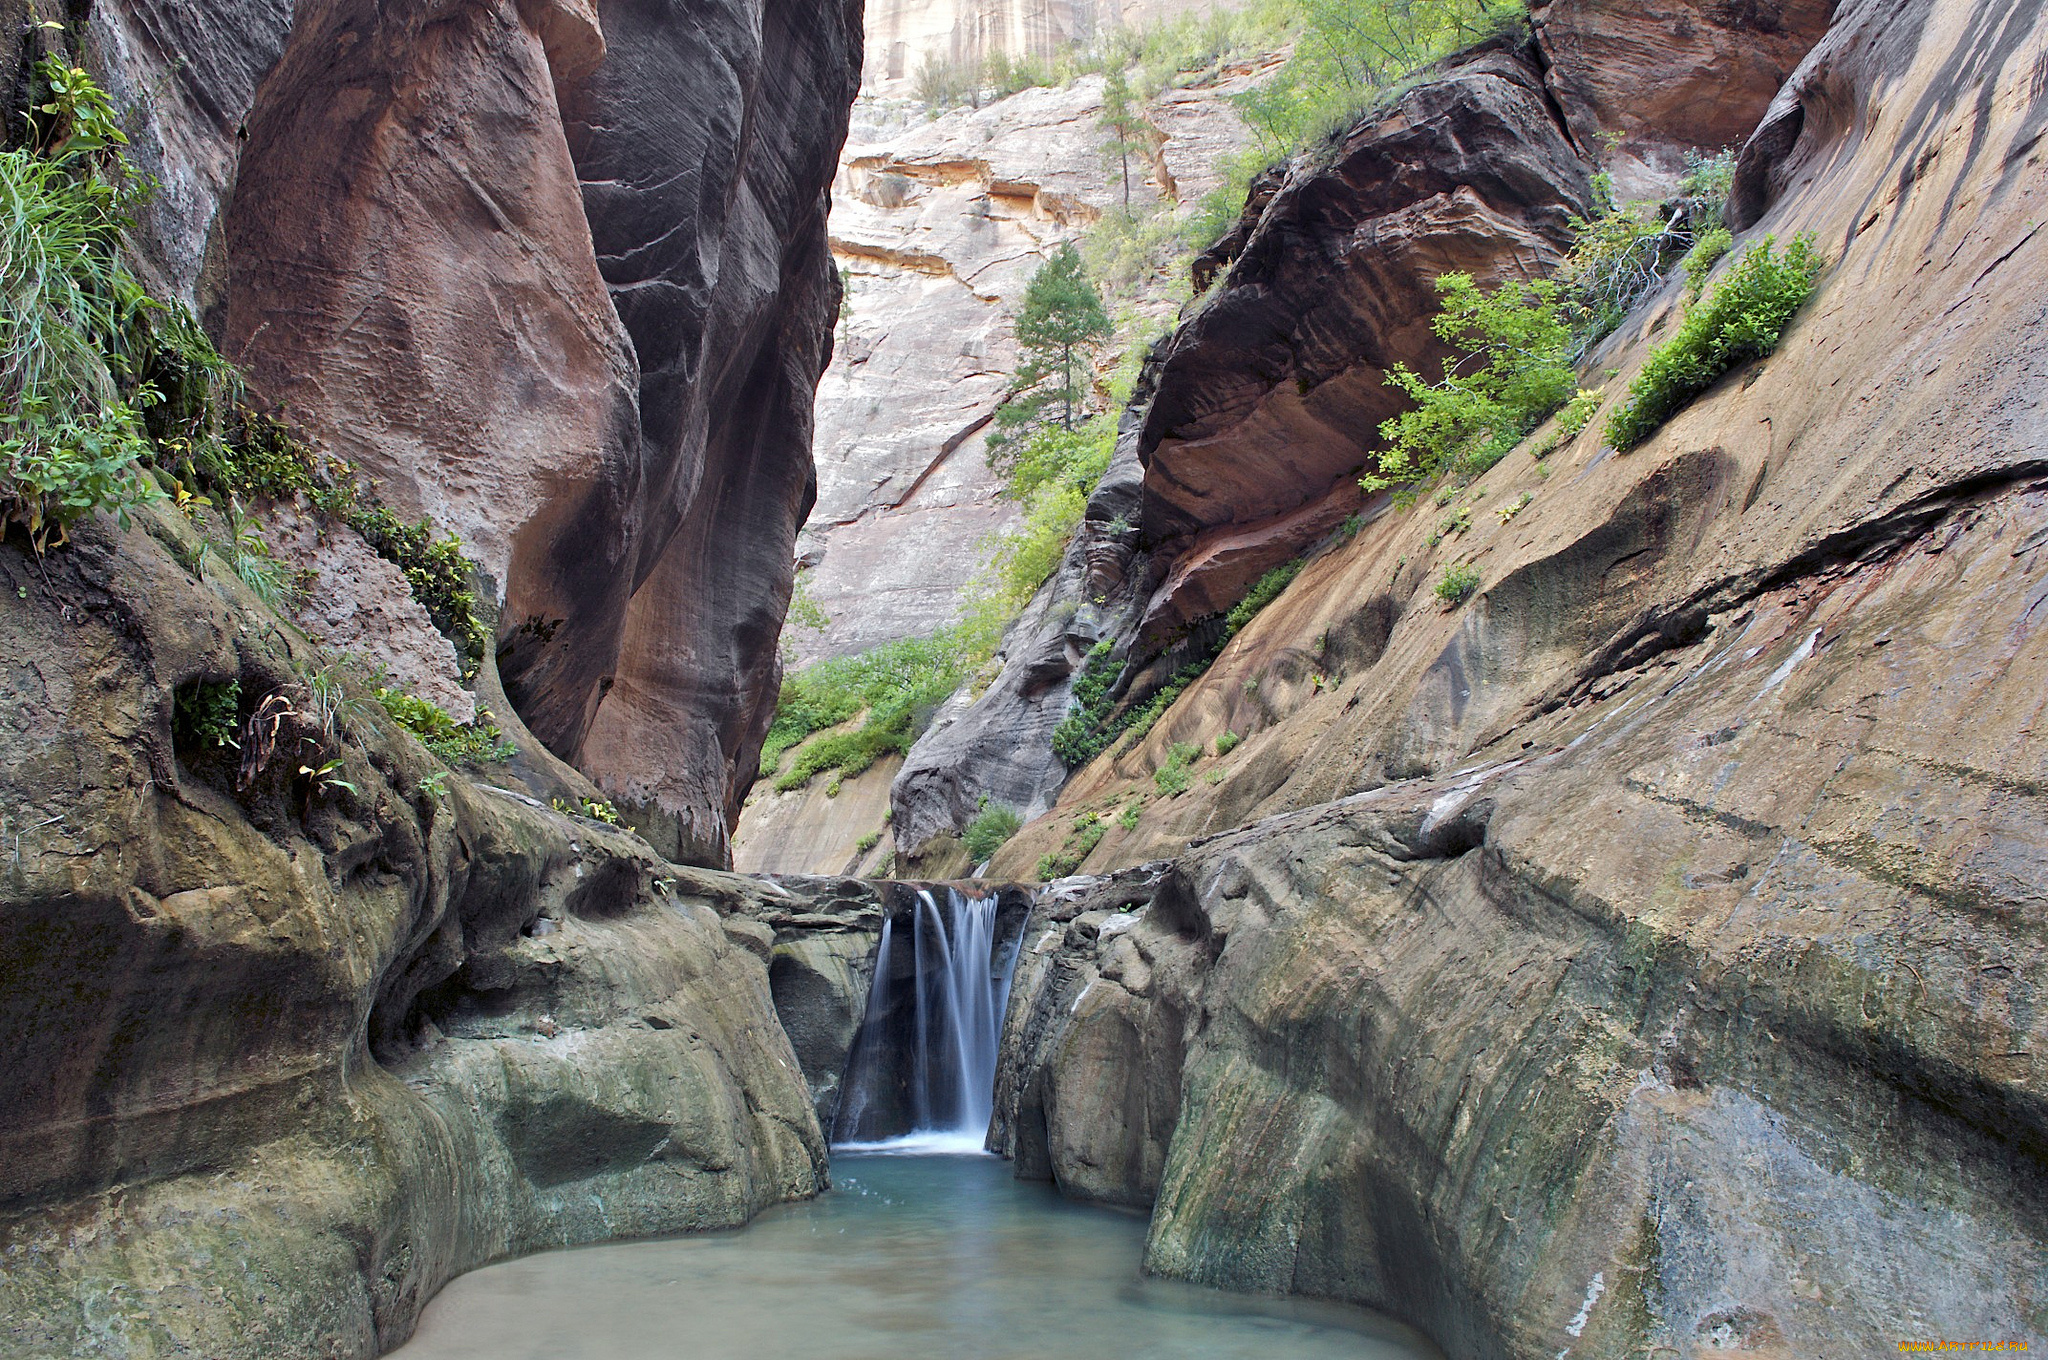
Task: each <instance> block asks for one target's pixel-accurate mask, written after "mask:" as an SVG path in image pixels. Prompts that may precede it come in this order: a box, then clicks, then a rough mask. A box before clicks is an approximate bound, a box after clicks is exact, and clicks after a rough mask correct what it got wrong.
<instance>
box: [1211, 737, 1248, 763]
mask: <svg viewBox="0 0 2048 1360" xmlns="http://www.w3.org/2000/svg"><path fill="white" fill-rule="evenodd" d="M1243 741H1244V738H1243V737H1240V736H1239V735H1237V733H1235V732H1229V731H1226V732H1225V733H1224V734H1223V735H1222V736H1220V737H1218V738H1216V757H1217V759H1219V760H1220V759H1222V758H1223V757H1224V756H1227V755H1229V754H1230V753H1231V752H1232V751H1235V750H1236V749H1237V748H1238V746H1239V745H1240V744H1241V743H1242V742H1243Z"/></svg>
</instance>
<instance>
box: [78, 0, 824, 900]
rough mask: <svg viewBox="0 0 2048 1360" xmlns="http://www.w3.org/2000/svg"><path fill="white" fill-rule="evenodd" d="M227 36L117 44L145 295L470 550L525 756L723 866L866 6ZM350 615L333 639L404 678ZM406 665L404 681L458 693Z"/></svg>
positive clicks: (140, 12) (137, 32)
mask: <svg viewBox="0 0 2048 1360" xmlns="http://www.w3.org/2000/svg"><path fill="white" fill-rule="evenodd" d="M203 8H204V9H205V12H204V13H200V12H199V11H198V10H196V9H194V8H193V7H192V6H189V5H185V4H181V3H165V2H162V0H120V2H119V3H108V4H104V5H102V6H101V7H100V10H99V12H98V13H97V15H96V16H95V22H94V24H93V27H92V28H91V30H90V33H91V37H90V49H91V57H92V63H93V65H94V66H95V69H103V70H104V71H105V72H106V83H107V84H108V87H109V90H110V92H111V93H112V94H113V95H114V96H115V98H116V99H117V101H120V102H122V103H123V104H125V105H127V106H129V107H132V108H133V109H134V110H135V112H134V114H133V115H132V118H131V121H132V122H133V123H134V125H135V141H136V159H137V161H138V163H139V164H140V165H141V167H142V168H143V169H144V170H145V171H147V172H149V173H151V174H152V175H153V176H154V177H155V178H156V179H157V180H158V181H159V182H160V183H161V184H162V186H163V187H162V189H161V191H160V192H159V193H158V194H157V195H156V197H155V198H154V200H153V201H152V202H151V204H150V205H149V207H148V209H147V211H146V213H145V217H144V221H143V224H142V225H143V232H142V240H141V244H142V246H143V247H144V254H145V256H146V257H147V259H146V261H145V263H146V265H147V267H148V269H149V270H150V271H151V272H153V273H155V274H156V275H157V276H158V277H159V278H160V280H161V282H162V283H163V285H164V287H165V288H166V289H167V290H168V291H170V292H172V293H173V294H174V295H178V296H182V297H185V298H187V299H188V300H190V301H192V302H193V303H195V304H196V305H197V306H198V307H199V308H200V310H201V311H202V313H203V314H204V315H206V316H207V317H209V318H210V319H211V320H212V321H213V322H214V323H215V324H216V325H217V326H218V328H220V329H221V330H222V331H223V332H224V342H223V346H222V348H223V350H224V352H225V353H227V355H228V356H229V357H230V358H231V359H233V360H235V361H236V362H238V363H239V364H241V365H243V366H244V367H245V368H246V369H247V370H248V372H249V374H250V377H251V379H252V388H253V392H254V395H255V396H256V398H257V399H258V400H259V401H260V402H262V403H265V404H279V405H281V406H283V407H284V408H285V410H286V412H287V414H288V415H289V417H290V419H291V420H292V421H293V422H294V424H295V425H296V426H297V427H298V428H300V429H301V430H302V431H303V432H305V433H306V434H307V435H308V436H310V437H311V439H312V440H313V442H314V443H315V445H316V446H317V447H318V448H319V449H320V450H321V451H322V452H326V453H332V454H335V455H338V456H341V457H344V458H346V459H348V460H350V461H351V462H353V463H355V464H356V465H357V466H358V467H360V468H361V469H362V471H363V472H364V473H365V474H366V475H367V476H368V477H369V478H370V479H372V480H373V481H374V483H375V485H376V487H377V490H378V493H379V494H380V495H381V496H382V498H383V499H384V500H385V501H386V502H387V503H388V504H389V505H390V506H391V507H392V508H393V509H394V510H395V511H397V512H398V513H399V514H401V515H403V516H409V517H417V516H422V515H424V516H427V517H430V518H431V519H433V520H434V521H435V522H436V523H437V524H438V525H440V526H443V527H444V528H447V529H452V530H453V531H454V532H455V533H457V534H458V535H460V537H461V538H462V539H463V541H464V544H465V545H466V547H467V549H468V551H469V552H470V553H471V554H472V555H473V556H474V557H475V558H476V559H477V561H478V562H479V564H480V565H481V567H482V569H483V570H484V572H485V574H486V576H487V577H488V578H489V579H488V583H487V587H486V589H487V592H488V593H490V594H492V595H493V596H494V599H493V603H494V604H495V605H496V606H497V610H498V614H499V636H498V644H499V656H498V658H497V662H498V667H499V670H500V671H501V673H502V678H503V680H504V685H505V690H506V692H507V693H508V694H509V696H510V699H511V701H512V702H513V704H514V705H516V707H517V710H518V716H519V717H520V718H521V719H523V720H524V721H525V724H526V726H527V727H529V728H530V729H531V730H532V732H533V733H534V734H535V735H536V736H537V737H538V738H539V739H540V740H541V741H543V742H544V743H545V744H546V745H547V746H548V747H549V748H550V749H552V750H553V751H554V752H555V753H556V754H558V755H560V756H562V757H564V758H566V759H568V760H569V761H571V762H572V763H573V764H575V765H576V766H578V767H579V768H580V769H582V770H583V771H584V772H585V773H586V774H588V775H589V776H590V777H591V778H593V779H594V780H596V781H597V783H598V784H599V786H600V787H602V788H603V789H604V790H605V791H606V792H607V793H608V794H609V795H610V796H612V797H614V798H615V799H616V800H617V801H619V802H620V803H622V804H625V805H627V806H628V807H629V808H631V809H633V810H635V813H636V815H637V817H638V820H639V821H640V822H641V824H642V825H643V826H644V827H645V829H646V830H647V832H648V834H649V835H651V836H652V837H653V838H654V839H655V840H656V841H657V842H658V843H659V844H660V846H661V848H662V849H663V850H664V851H666V852H667V853H669V854H671V855H672V856H674V857H676V858H679V859H687V860H692V861H696V862H704V863H721V862H723V861H724V860H725V858H726V856H727V855H728V853H729V852H728V844H727V841H728V828H729V826H730V823H731V821H732V820H733V819H734V818H735V817H736V816H737V813H738V804H739V800H740V798H741V797H742V796H743V795H744V793H745V789H746V785H747V783H748V782H749V780H750V778H751V773H752V768H753V763H754V753H755V751H756V750H757V748H758V744H759V741H760V737H761V733H762V732H763V730H764V729H765V725H766V722H767V719H768V716H769V713H770V710H771V709H772V706H773V702H774V695H775V689H776V686H777V681H778V670H777V660H776V655H775V647H774V639H775V635H776V633H777V630H778V629H779V627H780V624H781V619H782V615H783V612H784V610H785V608H786V605H787V600H788V592H789V580H790V571H791V565H790V564H791V560H792V557H793V552H792V545H793V540H794V535H795V530H796V526H797V525H798V524H799V523H800V522H801V521H802V519H803V517H804V515H805V513H806V512H807V511H808V508H809V505H810V501H811V497H812V474H811V469H810V394H811V390H812V387H813V386H814V384H815V382H816V379H817V376H818V374H819V372H820V371H821V370H822V368H823V366H824V362H825V357H826V354H827V352H828V349H829V331H830V327H831V323H832V319H833V316H834V315H835V311H836V307H837V301H838V291H837V282H836V278H835V276H834V274H833V271H832V268H831V265H830V262H829V259H828V254H827V248H826V240H825V206H826V199H825V195H826V189H827V186H828V184H829V183H830V180H831V177H832V172H833V167H834V163H835V160H836V157H837V153H838V148H839V145H840V142H841V141H842V139H843V136H844V132H845V114H846V108H847V106H848V104H849V102H850V100H851V98H852V95H853V90H854V82H855V78H856V73H857V68H858V61H859V58H858V49H859V45H860V24H859V15H858V9H857V7H848V6H843V5H833V4H816V3H748V4H735V5H732V6H728V7H727V8H725V9H723V10H719V11H718V12H717V13H716V14H712V15H708V16H706V21H705V22H703V23H692V24H690V25H676V24H673V23H669V22H666V21H665V20H664V19H663V18H662V17H661V16H659V15H655V14H653V13H651V12H649V11H648V10H647V9H646V7H644V6H640V5H636V4H630V3H619V4H615V5H607V4H601V3H591V0H530V2H525V0H522V2H521V3H513V0H503V2H502V3H494V4H486V5H466V6H455V7H450V6H447V5H444V4H436V3H415V4H406V5H400V6H395V7H394V6H385V7H383V8H381V9H379V10H377V11H376V12H375V13H370V12H367V11H363V10H362V9H361V7H360V6H354V5H345V4H338V3H320V4H313V5H302V6H299V7H298V8H297V10H296V11H294V10H293V9H292V8H291V7H290V6H281V5H279V4H276V3H272V2H271V0H246V3H239V4H234V5H228V6H212V7H203ZM310 565H312V566H313V568H314V569H316V570H318V569H320V568H321V567H322V566H323V565H324V564H323V563H322V562H321V561H320V560H319V555H318V554H315V555H314V559H313V561H312V562H311V564H310ZM359 593H360V594H362V595H363V597H364V598H363V600H362V602H361V603H362V605H363V607H364V608H365V609H368V610H369V616H368V617H365V618H362V619H354V618H353V610H352V609H351V610H349V611H343V612H344V613H347V614H348V615H349V617H331V618H325V619H322V620H320V621H319V622H318V624H317V627H318V630H319V631H320V632H321V633H322V635H323V636H328V637H331V638H332V640H333V641H335V643H336V644H337V645H341V646H347V647H350V648H352V649H356V650H362V651H366V652H378V651H379V650H380V639H381V638H383V637H384V636H385V635H386V634H387V633H388V631H389V629H388V626H387V625H388V622H389V621H388V620H387V619H385V618H383V617H381V616H380V615H379V614H378V611H377V610H376V608H375V607H374V603H375V602H374V595H375V592H374V591H367V592H359ZM335 612H336V611H333V610H330V611H329V613H330V614H333V613H335ZM415 650H417V649H415ZM412 655H413V654H412V652H409V651H403V650H401V651H400V652H397V653H395V654H392V655H388V656H384V657H382V658H381V659H384V660H386V661H387V662H392V663H395V664H397V665H398V667H399V669H400V672H401V675H400V678H401V679H403V680H406V681H408V682H411V683H414V684H416V685H423V686H426V687H430V688H431V687H432V686H434V685H437V684H452V683H455V682H456V676H455V666H454V663H453V659H452V657H451V658H448V659H446V660H437V661H433V662H431V663H422V664H420V665H419V666H418V667H417V674H415V673H414V670H415V667H414V666H413V664H412ZM457 702H458V704H460V703H461V702H462V701H457ZM651 733H658V734H659V736H658V737H651V736H646V735H645V734H651ZM634 734H641V735H634Z"/></svg>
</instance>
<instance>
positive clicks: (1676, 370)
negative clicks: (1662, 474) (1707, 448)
mask: <svg viewBox="0 0 2048 1360" xmlns="http://www.w3.org/2000/svg"><path fill="white" fill-rule="evenodd" d="M1773 245H1774V240H1773V238H1771V237H1766V238H1764V239H1763V240H1762V241H1759V242H1758V243H1757V244H1756V245H1755V246H1753V247H1752V248H1751V249H1750V250H1749V251H1748V252H1746V253H1745V254H1744V255H1743V257H1742V259H1741V260H1739V261H1738V262H1737V263H1736V264H1735V265H1734V266H1733V267H1732V268H1731V269H1730V270H1729V271H1728V274H1727V277H1725V278H1724V279H1722V280H1721V282H1720V284H1719V285H1718V286H1717V287H1716V288H1715V289H1714V291H1713V292H1712V293H1711V294H1710V295H1708V297H1707V298H1706V300H1705V301H1704V302H1701V303H1698V304H1696V305H1695V306H1693V307H1691V308H1689V309H1687V311H1686V314H1685V320H1684V322H1683V323H1682V324H1681V325H1680V326H1679V328H1678V331H1677V333H1676V334H1675V335H1673V336H1672V337H1671V338H1670V339H1669V340H1667V341H1665V342H1664V343H1663V344H1661V345H1659V346H1658V347H1657V348H1656V349H1655V350H1654V351H1653V352H1652V353H1651V355H1650V358H1649V361H1648V362H1647V363H1645V364H1644V365H1643V371H1642V372H1641V373H1639V374H1637V375H1636V379H1635V381H1634V382H1632V383H1630V384H1629V389H1628V391H1629V399H1628V401H1627V402H1625V403H1624V404H1623V405H1622V406H1621V407H1620V409H1618V410H1616V411H1615V413H1614V415H1613V416H1612V417H1611V418H1610V419H1609V420H1608V422H1607V439H1608V442H1609V443H1611V444H1613V445H1614V446H1615V447H1616V448H1618V449H1629V448H1633V447H1635V446H1636V445H1637V444H1640V443H1641V442H1642V441H1643V440H1645V439H1647V438H1648V437H1649V436H1650V434H1651V433H1652V432H1653V431H1655V430H1656V429H1657V427H1658V426H1660V425H1662V424H1663V423H1664V422H1665V421H1666V420H1669V419H1670V418H1671V417H1672V415H1674V414H1675V413H1676V412H1677V411H1678V409H1679V408H1680V407H1682V406H1684V405H1685V404H1686V403H1687V402H1689V401H1691V400H1692V399H1693V398H1694V397H1696V396H1698V395H1699V394H1700V393H1701V392H1704V391H1706V390H1707V388H1708V387H1710V386H1712V385H1713V382H1714V380H1715V379H1716V378H1719V377H1720V376H1721V375H1722V374H1723V373H1726V372H1727V371H1728V370H1729V369H1731V368H1733V367H1734V366H1735V365H1737V364H1739V363H1742V362H1744V361H1746V360H1749V359H1760V358H1762V357H1764V356H1765V355H1767V354H1769V353H1770V352H1771V351H1772V350H1774V349H1776V348H1777V347H1778V337H1779V336H1780V335H1781V334H1783V332H1784V329H1785V325H1786V323H1787V322H1789V321H1790V320H1791V319H1792V316H1793V314H1794V313H1796V312H1797V311H1798V310H1799V309H1800V307H1802V306H1803V305H1805V303H1806V300H1807V299H1808V298H1809V297H1811V296H1812V295H1813V289H1814V284H1815V281H1816V280H1817V279H1818V278H1819V276H1820V271H1821V267H1822V266H1823V265H1824V264H1825V263H1826V262H1825V261H1824V260H1823V259H1822V258H1821V256H1820V254H1819V253H1818V252H1817V251H1816V250H1815V249H1814V245H1813V238H1812V237H1811V236H1806V235H1802V236H1799V237H1797V238H1795V239H1794V240H1793V242H1792V244H1791V245H1790V246H1789V247H1788V248H1787V249H1786V250H1785V252H1784V253H1783V254H1782V255H1781V254H1778V253H1777V252H1776V251H1775V250H1774V249H1773Z"/></svg>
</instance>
